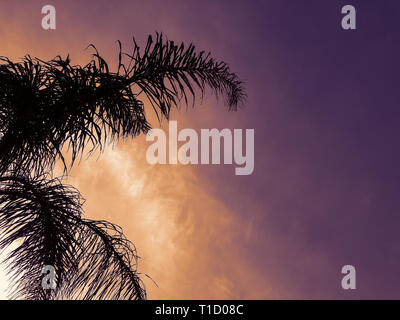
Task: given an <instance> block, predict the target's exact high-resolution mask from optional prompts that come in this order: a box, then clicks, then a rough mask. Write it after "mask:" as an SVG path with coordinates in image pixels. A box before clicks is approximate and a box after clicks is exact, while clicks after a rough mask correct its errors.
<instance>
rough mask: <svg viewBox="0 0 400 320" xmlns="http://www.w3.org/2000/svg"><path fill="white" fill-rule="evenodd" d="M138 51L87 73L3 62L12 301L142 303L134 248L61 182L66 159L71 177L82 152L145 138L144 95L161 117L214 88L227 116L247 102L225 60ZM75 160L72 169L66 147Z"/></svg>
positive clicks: (150, 46)
mask: <svg viewBox="0 0 400 320" xmlns="http://www.w3.org/2000/svg"><path fill="white" fill-rule="evenodd" d="M133 42H134V48H133V52H132V53H125V52H123V50H122V45H121V43H120V42H118V43H119V55H118V67H117V70H116V72H112V71H110V68H109V65H108V64H107V62H106V61H105V60H104V59H103V58H102V57H101V55H100V54H99V52H98V51H97V49H96V48H95V46H93V45H91V47H92V48H93V50H94V54H93V58H92V60H91V61H90V62H89V63H88V64H87V65H85V66H79V65H72V64H71V61H70V58H69V56H67V57H66V58H65V59H63V58H61V57H60V56H58V57H56V58H55V59H53V60H50V61H43V60H40V59H38V58H32V57H30V56H29V55H28V56H25V58H24V59H23V60H22V61H21V62H17V63H16V62H13V61H11V60H10V59H8V58H6V57H0V230H1V231H2V234H1V237H0V248H1V249H5V248H7V247H10V246H12V247H15V248H14V249H13V250H11V252H10V254H9V255H8V256H7V258H6V259H5V263H6V264H7V267H8V269H9V272H10V275H11V280H12V283H13V285H12V294H11V297H12V298H24V299H75V298H76V299H144V298H146V294H145V289H144V286H143V283H142V281H141V279H140V277H139V276H140V274H139V273H138V272H137V270H136V262H137V255H136V250H135V247H134V246H133V244H132V243H131V242H129V241H128V240H127V239H126V238H125V237H124V235H123V233H122V230H121V229H120V228H119V227H118V226H116V225H114V224H111V223H108V222H106V221H92V220H89V219H85V218H84V217H83V213H82V204H83V199H82V197H81V195H80V193H79V192H78V191H77V190H76V189H74V188H73V187H72V186H67V185H63V184H62V181H61V179H57V178H53V175H52V172H53V169H54V166H55V164H56V162H57V161H58V160H61V162H62V163H63V165H64V174H66V175H68V172H69V169H70V168H71V167H72V166H73V165H74V163H75V161H76V160H77V159H78V158H79V157H81V156H82V154H83V152H84V150H85V151H88V153H89V154H92V153H93V152H94V151H96V150H98V151H100V152H101V151H102V150H104V147H105V146H106V145H107V144H108V143H110V142H115V141H118V140H119V139H120V138H129V137H132V138H133V137H136V136H138V135H140V134H142V133H147V132H148V130H149V129H150V124H149V123H148V121H147V119H146V114H145V107H144V102H143V98H146V99H147V100H148V101H149V103H150V104H151V106H152V108H153V109H154V111H155V113H156V115H157V117H158V119H159V120H160V119H161V118H163V117H165V118H167V119H168V118H169V114H170V111H171V109H172V108H173V107H179V102H180V101H182V100H183V102H184V103H185V104H186V105H188V104H189V101H191V102H192V104H193V106H194V104H195V98H196V96H197V94H198V93H200V94H201V96H203V94H204V92H205V89H206V87H209V88H210V89H211V90H212V92H213V93H214V94H215V95H216V96H220V95H222V96H224V97H225V101H226V105H227V106H228V109H229V110H236V109H237V107H238V105H240V103H242V102H243V101H244V99H245V94H244V90H243V87H242V82H241V81H240V80H239V79H238V77H237V76H236V74H234V73H232V72H231V71H230V69H229V67H228V65H227V64H226V63H224V62H217V61H215V60H214V59H213V58H212V57H211V56H210V54H206V53H204V52H200V53H197V52H196V51H195V47H194V46H193V45H192V44H190V45H189V46H188V47H185V46H184V44H180V45H176V44H175V43H174V42H173V41H168V40H165V39H164V37H163V35H162V34H157V35H156V38H155V39H153V37H152V36H149V38H148V41H147V44H146V47H145V48H144V50H141V49H140V48H139V46H138V45H137V43H136V42H135V39H133ZM65 147H68V148H69V150H70V151H71V154H72V158H71V160H70V161H69V163H68V164H67V161H66V160H65V158H64V156H63V150H64V148H65ZM44 265H51V266H53V267H54V269H55V271H56V279H55V281H56V289H54V290H50V289H44V288H43V287H42V284H41V279H42V277H43V275H42V274H41V271H42V268H43V266H44Z"/></svg>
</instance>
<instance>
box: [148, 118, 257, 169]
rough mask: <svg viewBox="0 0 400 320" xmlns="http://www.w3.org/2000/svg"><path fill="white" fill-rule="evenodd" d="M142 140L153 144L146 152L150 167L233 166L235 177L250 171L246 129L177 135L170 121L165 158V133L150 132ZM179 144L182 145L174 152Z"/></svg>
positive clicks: (250, 132) (190, 131)
mask: <svg viewBox="0 0 400 320" xmlns="http://www.w3.org/2000/svg"><path fill="white" fill-rule="evenodd" d="M243 133H244V134H243ZM243 136H244V137H243ZM155 140H156V141H155ZM146 141H155V142H154V143H153V144H151V145H150V146H149V147H148V149H147V152H146V159H147V161H148V162H149V163H150V164H177V163H178V162H179V163H180V164H184V165H187V164H221V163H223V164H233V163H234V164H236V166H237V167H236V168H235V174H236V175H250V174H252V173H253V171H254V129H246V130H245V132H244V130H242V129H233V130H231V129H222V130H218V129H201V132H200V135H199V134H198V133H197V131H196V130H194V129H189V128H186V129H182V130H180V131H179V132H178V124H177V121H170V122H169V132H168V157H167V134H166V133H165V132H164V130H162V129H152V130H151V131H150V132H149V133H148V134H147V136H146ZM179 142H184V143H183V144H182V145H180V146H179V149H178V143H179ZM244 145H245V146H244ZM221 149H223V161H222V159H221ZM210 160H211V161H210Z"/></svg>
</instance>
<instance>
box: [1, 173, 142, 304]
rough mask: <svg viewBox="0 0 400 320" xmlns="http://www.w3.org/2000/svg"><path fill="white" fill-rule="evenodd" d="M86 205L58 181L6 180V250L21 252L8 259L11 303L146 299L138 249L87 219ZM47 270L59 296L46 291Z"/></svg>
mask: <svg viewBox="0 0 400 320" xmlns="http://www.w3.org/2000/svg"><path fill="white" fill-rule="evenodd" d="M82 203H83V200H82V198H81V196H80V194H79V192H78V191H77V190H75V189H74V188H72V187H70V186H64V185H62V184H61V182H60V181H59V180H58V179H53V180H48V181H47V180H45V179H44V177H36V178H35V179H32V178H28V177H24V176H8V177H0V212H1V214H0V231H1V238H0V248H1V249H5V248H7V247H9V246H12V247H15V248H14V249H12V251H11V252H10V253H9V254H8V256H7V258H6V263H7V267H8V270H9V273H10V275H11V277H10V279H11V280H12V282H13V283H14V285H13V289H12V294H11V298H23V299H65V298H67V299H70V298H82V299H101V298H105V299H107V298H108V299H144V298H145V291H144V289H143V288H142V283H141V281H140V279H139V277H138V274H137V272H136V269H135V266H136V261H137V256H136V251H135V249H134V247H133V245H132V244H131V243H130V242H129V241H128V240H126V238H125V237H124V235H123V234H122V230H121V229H120V228H119V227H117V226H115V225H113V224H110V223H108V222H104V221H99V222H98V221H91V220H88V219H84V218H83V217H82V210H81V206H82ZM132 263H135V264H132ZM45 265H51V266H53V267H54V269H55V271H56V277H55V283H56V288H55V290H50V289H44V288H43V287H42V278H43V277H44V275H43V274H42V273H41V272H42V269H43V267H44V266H45Z"/></svg>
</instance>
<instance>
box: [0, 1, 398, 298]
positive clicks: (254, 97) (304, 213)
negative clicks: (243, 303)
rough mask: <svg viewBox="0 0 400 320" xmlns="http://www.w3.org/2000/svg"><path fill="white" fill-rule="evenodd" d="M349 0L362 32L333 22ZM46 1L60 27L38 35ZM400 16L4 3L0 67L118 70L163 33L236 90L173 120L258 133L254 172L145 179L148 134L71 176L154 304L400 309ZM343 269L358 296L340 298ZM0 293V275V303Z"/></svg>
mask: <svg viewBox="0 0 400 320" xmlns="http://www.w3.org/2000/svg"><path fill="white" fill-rule="evenodd" d="M348 2H351V3H352V4H353V5H354V6H355V7H356V9H357V30H347V31H345V30H342V28H341V25H340V21H341V18H342V14H341V12H340V11H341V8H342V6H343V5H345V4H348ZM46 4H52V5H54V6H55V8H56V10H57V11H56V12H57V16H56V17H57V27H56V30H51V31H45V30H43V29H42V27H41V18H42V14H41V8H42V6H44V5H46ZM399 17H400V2H398V1H395V0H393V1H384V2H380V1H377V0H374V1H372V0H370V1H339V0H329V1H320V0H307V1H294V0H264V1H257V0H254V1H251V2H250V1H236V0H234V1H208V0H207V1H187V0H170V1H165V0H164V1H162V0H159V1H154V0H148V1H134V0H131V1H105V0H98V1H92V0H90V1H54V0H52V1H29V2H28V1H11V0H0V39H1V41H0V56H7V57H9V58H11V59H14V60H18V59H20V58H21V57H23V56H24V55H25V54H30V55H31V56H36V57H39V58H41V59H50V58H53V57H55V56H56V55H62V56H66V55H67V54H70V57H71V59H72V62H73V63H74V64H81V63H87V62H88V61H89V59H90V54H91V53H92V51H91V50H90V49H86V47H87V46H88V45H89V44H91V43H93V44H95V45H96V47H97V48H98V49H99V51H100V52H101V53H102V54H103V55H104V56H105V57H107V58H108V59H109V60H110V61H111V62H112V63H114V65H115V62H116V59H117V53H118V46H117V43H116V41H117V40H121V41H122V43H123V46H124V48H125V49H126V51H129V50H130V48H131V47H132V41H131V39H132V37H133V36H134V37H135V38H136V39H137V42H138V43H140V44H142V45H144V44H145V41H146V39H147V36H148V35H149V34H153V35H154V34H155V32H157V31H158V32H162V33H164V34H165V35H166V36H167V37H168V39H171V40H174V41H176V42H180V41H183V42H185V43H190V42H193V43H194V44H195V45H196V48H198V50H205V51H211V53H212V55H213V56H214V57H215V58H216V59H219V60H223V61H225V62H227V63H228V64H229V65H230V67H231V69H232V70H233V71H234V72H236V73H237V74H238V75H239V77H240V78H241V79H243V81H244V82H245V86H246V91H247V95H248V99H247V101H246V103H245V106H244V108H242V109H240V110H239V111H238V112H228V111H227V110H226V108H225V106H224V105H223V102H222V101H217V100H216V99H214V97H212V96H208V95H207V96H206V97H205V99H204V101H203V102H202V103H201V101H198V103H197V105H196V108H194V109H192V108H188V110H187V111H186V109H185V107H184V106H183V107H182V108H181V109H180V110H179V111H174V112H173V114H172V119H174V120H178V128H179V129H182V128H193V129H195V130H196V131H200V129H202V128H209V129H211V128H218V129H223V128H230V129H234V128H235V129H255V170H254V173H253V174H252V175H250V176H236V175H235V171H234V167H235V166H234V165H197V166H184V165H155V166H152V165H150V164H148V163H147V161H146V149H147V147H148V146H149V145H150V143H149V142H146V140H145V137H139V138H137V139H135V140H126V141H121V142H120V143H119V144H118V145H117V146H116V147H115V148H114V149H112V148H109V149H107V150H106V152H105V153H104V154H102V155H101V156H100V157H96V156H95V157H91V158H89V159H88V160H84V161H82V162H81V163H80V164H79V165H76V166H75V167H74V169H73V170H72V171H71V174H70V176H69V178H68V183H70V184H72V185H73V186H75V187H77V188H78V189H79V191H80V192H81V193H82V195H83V197H84V198H85V199H86V203H85V206H84V209H85V214H86V216H87V217H90V218H93V219H105V220H108V221H110V222H113V223H116V224H118V225H120V226H121V227H122V228H123V230H124V232H125V234H126V236H127V238H128V239H130V240H131V241H132V242H133V243H134V244H135V245H136V249H137V251H138V254H139V256H140V257H141V259H140V260H139V266H138V269H139V271H140V272H141V273H142V274H148V275H149V276H150V277H151V278H152V279H153V280H154V282H156V283H157V286H156V285H155V284H154V282H153V281H152V280H149V279H148V278H146V277H144V278H143V279H144V281H145V284H146V289H147V291H148V298H149V299H328V298H335V299H355V298H378V299H379V298H400V274H399V272H400V271H399V270H400V232H399V226H400V196H399V190H400V165H399V164H400V152H399V147H398V145H399V141H398V140H399V139H398V138H399V136H400V125H399V122H400V108H399V105H398V102H399V98H400V90H399V89H398V85H399V84H400V80H399V74H400V62H399V61H400V60H399V57H400V45H399V39H398V35H399V32H400V22H399V21H400V20H399ZM147 110H148V114H149V115H150V114H151V112H152V110H151V107H150V108H148V109H147ZM150 118H151V116H150ZM153 119H154V117H153ZM152 125H153V126H154V127H160V126H161V127H162V128H163V129H165V130H167V129H168V123H167V122H166V121H163V122H162V123H161V124H159V123H158V122H157V121H156V120H155V119H154V120H153V121H152ZM347 264H350V265H353V266H354V267H355V268H356V270H357V289H356V290H346V291H345V290H343V289H342V288H341V279H342V276H343V275H342V274H341V268H342V266H344V265H347ZM6 288H7V280H6V274H4V272H3V273H1V272H0V297H2V298H4V297H5V294H4V291H5V289H6Z"/></svg>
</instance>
